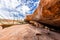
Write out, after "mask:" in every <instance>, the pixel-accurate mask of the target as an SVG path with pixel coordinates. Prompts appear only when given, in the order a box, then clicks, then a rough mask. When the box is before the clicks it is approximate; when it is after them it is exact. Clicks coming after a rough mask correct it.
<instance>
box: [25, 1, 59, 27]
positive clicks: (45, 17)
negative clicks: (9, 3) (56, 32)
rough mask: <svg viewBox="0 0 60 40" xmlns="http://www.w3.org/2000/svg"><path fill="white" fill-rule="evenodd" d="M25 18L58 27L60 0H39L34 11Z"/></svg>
mask: <svg viewBox="0 0 60 40" xmlns="http://www.w3.org/2000/svg"><path fill="white" fill-rule="evenodd" d="M25 20H27V21H38V22H42V23H45V24H49V25H52V26H57V27H60V0H41V2H40V4H39V6H38V8H37V9H36V10H35V12H34V13H33V14H32V15H28V16H27V17H26V19H25Z"/></svg>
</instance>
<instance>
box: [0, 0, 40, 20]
mask: <svg viewBox="0 0 60 40" xmlns="http://www.w3.org/2000/svg"><path fill="white" fill-rule="evenodd" d="M38 4H39V0H0V19H12V20H14V19H15V20H16V19H19V20H23V19H24V18H25V17H26V15H28V14H32V13H33V12H34V10H35V9H36V8H37V6H38Z"/></svg>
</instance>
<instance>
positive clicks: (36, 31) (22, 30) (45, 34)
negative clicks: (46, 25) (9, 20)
mask: <svg viewBox="0 0 60 40" xmlns="http://www.w3.org/2000/svg"><path fill="white" fill-rule="evenodd" d="M0 40H60V34H59V33H55V32H51V31H48V30H46V29H43V28H36V27H34V26H31V25H29V24H22V25H13V26H11V27H7V28H4V29H2V31H0Z"/></svg>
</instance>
